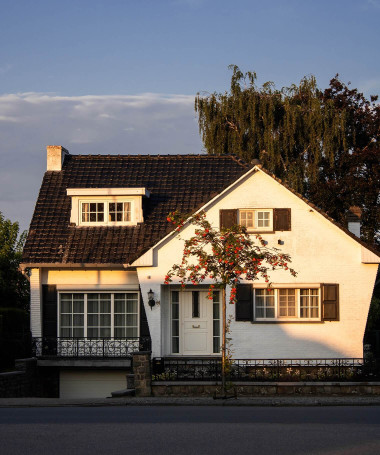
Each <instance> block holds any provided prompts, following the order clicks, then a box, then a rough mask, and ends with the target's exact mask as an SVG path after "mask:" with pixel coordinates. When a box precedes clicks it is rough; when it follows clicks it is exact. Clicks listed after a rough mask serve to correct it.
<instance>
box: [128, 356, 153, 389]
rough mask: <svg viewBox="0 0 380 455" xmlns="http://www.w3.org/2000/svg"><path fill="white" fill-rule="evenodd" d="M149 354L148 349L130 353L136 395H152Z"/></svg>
mask: <svg viewBox="0 0 380 455" xmlns="http://www.w3.org/2000/svg"><path fill="white" fill-rule="evenodd" d="M150 355H151V353H150V351H141V352H133V353H132V356H133V374H134V379H135V393H136V396H138V397H150V396H151V395H152V372H151V360H150Z"/></svg>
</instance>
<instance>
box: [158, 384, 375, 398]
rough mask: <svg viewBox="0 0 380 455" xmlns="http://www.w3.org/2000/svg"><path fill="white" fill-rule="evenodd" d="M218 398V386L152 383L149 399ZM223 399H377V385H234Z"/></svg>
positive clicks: (219, 392) (219, 390) (219, 393)
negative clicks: (354, 397) (267, 397)
mask: <svg viewBox="0 0 380 455" xmlns="http://www.w3.org/2000/svg"><path fill="white" fill-rule="evenodd" d="M221 394H222V387H221V384H210V382H195V381H192V382H184V381H181V382H174V381H170V382H169V381H168V382H165V381H160V382H155V381H154V382H152V395H153V396H156V397H158V396H160V397H163V396H165V397H210V396H215V395H216V396H218V395H221ZM227 395H228V396H233V395H236V396H246V397H260V396H280V395H281V396H283V395H296V396H312V395H315V396H321V395H329V396H334V395H336V396H339V395H380V382H363V383H358V382H342V383H337V382H316V383H313V382H293V383H292V382H254V383H249V382H244V383H239V382H236V383H232V384H231V385H230V386H229V389H228V392H227Z"/></svg>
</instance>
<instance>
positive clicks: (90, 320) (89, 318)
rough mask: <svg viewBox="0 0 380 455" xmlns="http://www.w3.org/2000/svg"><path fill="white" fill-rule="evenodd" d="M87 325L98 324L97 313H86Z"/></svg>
mask: <svg viewBox="0 0 380 455" xmlns="http://www.w3.org/2000/svg"><path fill="white" fill-rule="evenodd" d="M87 325H89V326H97V325H98V315H97V314H88V315H87Z"/></svg>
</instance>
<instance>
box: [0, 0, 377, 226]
mask: <svg viewBox="0 0 380 455" xmlns="http://www.w3.org/2000/svg"><path fill="white" fill-rule="evenodd" d="M0 11H1V14H0V139H1V142H0V211H2V212H3V213H4V214H5V216H7V217H10V218H11V219H13V220H20V222H21V225H22V227H23V228H27V226H28V223H29V220H30V217H31V214H32V210H33V207H34V202H35V198H36V196H37V192H38V188H39V185H40V181H41V177H42V175H43V172H44V168H45V147H46V145H47V144H60V145H64V146H66V147H67V148H68V149H69V150H70V151H71V152H72V153H83V154H84V153H96V154H98V153H131V154H134V153H200V152H201V150H202V145H201V142H200V139H199V136H198V129H197V122H196V117H195V114H194V111H193V100H194V95H195V94H196V93H197V92H212V91H215V90H216V91H224V90H228V87H229V80H230V75H231V73H230V72H229V71H228V70H227V66H228V65H229V64H237V65H239V66H240V68H241V69H242V70H244V71H247V70H254V71H256V72H257V74H258V83H259V84H261V83H263V82H265V81H267V80H272V81H274V82H275V83H276V85H277V86H278V87H282V86H284V85H290V84H292V83H297V82H299V80H300V79H301V78H302V77H303V76H304V75H309V74H314V75H315V76H316V77H317V81H318V84H319V86H320V87H326V86H327V84H328V81H329V79H331V77H333V76H334V75H335V74H336V73H339V74H340V75H341V78H342V80H343V81H345V82H348V81H351V82H352V86H353V87H358V88H359V89H360V90H362V91H364V93H365V94H366V95H367V96H369V95H370V94H379V93H380V58H379V50H378V49H379V44H380V27H379V23H380V20H379V19H380V0H361V1H359V0H357V1H353V0H345V1H343V0H342V1H341V0H330V1H324V0H319V1H315V0H314V1H309V0H303V1H301V0H287V1H285V0H284V1H279V0H274V1H271V2H269V1H268V2H264V1H256V0H251V1H246V0H235V1H234V2H232V1H225V0H220V1H217V0H156V1H144V0H140V1H136V0H134V1H130V0H124V1H120V0H108V1H104V0H92V1H87V0H82V1H80V0H77V1H71V0H65V1H55V0H49V1H47V0H45V1H40V0H33V1H30V0H28V1H26V0H17V1H15V0H13V1H8V0H0Z"/></svg>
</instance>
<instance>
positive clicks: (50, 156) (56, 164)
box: [46, 145, 69, 171]
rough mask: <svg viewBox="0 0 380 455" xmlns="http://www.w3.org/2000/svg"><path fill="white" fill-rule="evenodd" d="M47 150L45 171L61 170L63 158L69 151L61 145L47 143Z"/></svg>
mask: <svg viewBox="0 0 380 455" xmlns="http://www.w3.org/2000/svg"><path fill="white" fill-rule="evenodd" d="M46 151H47V167H46V170H47V171H62V164H63V160H64V159H65V156H66V155H69V151H68V150H66V149H65V148H64V147H62V145H48V146H47V147H46Z"/></svg>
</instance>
